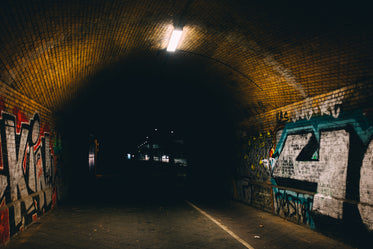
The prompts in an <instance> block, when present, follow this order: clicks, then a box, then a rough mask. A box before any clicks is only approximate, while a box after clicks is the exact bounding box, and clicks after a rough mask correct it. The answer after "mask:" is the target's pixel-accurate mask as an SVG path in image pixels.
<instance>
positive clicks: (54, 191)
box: [51, 189, 57, 209]
mask: <svg viewBox="0 0 373 249" xmlns="http://www.w3.org/2000/svg"><path fill="white" fill-rule="evenodd" d="M56 204H57V190H56V189H54V190H53V195H52V207H51V208H52V209H54V207H55V206H56Z"/></svg>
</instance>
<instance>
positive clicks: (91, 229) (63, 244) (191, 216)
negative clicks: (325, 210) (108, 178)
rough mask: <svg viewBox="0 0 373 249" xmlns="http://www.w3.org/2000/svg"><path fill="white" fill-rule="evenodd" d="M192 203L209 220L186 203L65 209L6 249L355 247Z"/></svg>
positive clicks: (242, 209) (276, 221) (279, 222)
mask: <svg viewBox="0 0 373 249" xmlns="http://www.w3.org/2000/svg"><path fill="white" fill-rule="evenodd" d="M191 203H192V204H193V206H194V205H195V206H196V207H197V208H198V209H200V210H203V212H205V214H207V215H208V216H210V217H206V215H205V214H202V213H201V212H200V210H199V211H198V210H197V209H195V208H194V207H192V206H191V205H189V204H188V203H187V202H185V201H184V200H175V201H166V200H158V201H155V200H153V199H149V200H148V201H146V200H142V201H129V202H121V203H114V202H104V201H103V202H99V201H97V202H95V203H87V202H84V203H78V202H75V203H71V204H68V205H62V206H59V207H57V208H56V209H55V210H54V211H52V212H50V213H47V214H45V215H44V216H42V217H41V218H40V219H39V220H38V221H37V222H36V223H34V224H33V225H31V226H30V227H29V228H28V229H26V230H25V231H24V232H22V233H20V234H19V235H17V236H15V237H14V238H13V239H12V240H11V241H10V242H9V243H8V244H7V245H5V246H4V247H5V248H7V249H15V248H17V249H26V248H27V249H33V248H35V249H36V248H37V249H42V248H56V249H67V248H74V249H80V248H90V249H95V248H105V249H110V248H130V249H132V248H170V249H171V248H177V249H181V248H214V249H219V248H235V249H240V248H242V249H245V248H250V247H251V249H252V248H255V249H262V248H271V249H280V248H286V249H289V248H304V249H313V248H315V249H316V248H317V249H322V248H325V249H326V248H338V249H351V248H352V247H349V246H347V245H344V244H342V243H340V242H338V241H335V240H333V239H330V238H328V237H325V236H323V235H321V234H319V233H316V232H314V231H311V230H309V229H307V228H305V227H302V226H299V225H296V224H293V223H291V222H288V221H286V220H284V219H281V218H279V217H277V216H273V215H272V214H269V213H266V212H262V211H260V210H257V209H254V208H251V207H249V206H247V205H245V204H242V203H238V202H233V201H227V202H223V203H222V202H220V203H216V202H215V203H211V202H210V203H202V202H193V201H192V202H191ZM211 218H212V219H214V220H215V221H216V222H218V223H219V224H221V226H219V225H217V224H216V223H214V222H213V221H212V220H211ZM222 227H223V228H226V230H223V229H222ZM234 235H236V236H237V237H236V238H235V237H234ZM237 238H239V239H242V241H244V242H246V243H247V244H248V245H249V246H250V247H247V245H245V244H244V243H242V241H241V242H240V241H239V239H237Z"/></svg>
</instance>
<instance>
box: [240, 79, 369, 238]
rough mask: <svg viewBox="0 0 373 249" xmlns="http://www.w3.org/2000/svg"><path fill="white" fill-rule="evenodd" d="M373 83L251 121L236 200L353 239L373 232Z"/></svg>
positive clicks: (243, 134)
mask: <svg viewBox="0 0 373 249" xmlns="http://www.w3.org/2000/svg"><path fill="white" fill-rule="evenodd" d="M372 97H373V84H372V83H371V82H363V83H359V84H355V85H352V86H349V87H344V88H342V89H339V90H336V91H333V92H330V93H327V94H324V95H319V96H314V97H310V98H307V99H305V100H304V101H301V102H298V103H295V104H292V105H289V106H285V107H283V108H280V109H275V110H271V111H269V112H266V113H263V114H261V115H258V116H256V117H253V118H251V119H250V120H247V121H246V122H244V123H243V124H242V125H243V126H242V127H243V129H242V132H241V134H240V139H241V140H240V141H241V148H242V150H241V153H240V155H239V157H240V158H241V160H240V162H241V163H240V166H239V167H237V169H236V176H235V180H234V188H233V189H234V193H233V194H234V198H236V199H237V200H240V201H242V202H245V203H247V204H249V205H252V206H255V207H258V208H261V209H263V210H266V211H269V212H273V213H274V214H276V215H279V216H281V217H284V218H286V219H288V220H291V221H294V222H296V223H298V224H303V225H305V226H308V227H310V228H311V229H314V230H317V231H321V232H323V233H326V234H328V235H331V236H335V237H338V238H343V239H344V240H346V242H351V243H353V244H356V243H357V244H359V243H365V242H367V241H366V240H368V239H369V238H372V237H373V236H372V234H373V233H372V230H373V140H372V138H373V108H372V105H371V103H372V101H371V99H372Z"/></svg>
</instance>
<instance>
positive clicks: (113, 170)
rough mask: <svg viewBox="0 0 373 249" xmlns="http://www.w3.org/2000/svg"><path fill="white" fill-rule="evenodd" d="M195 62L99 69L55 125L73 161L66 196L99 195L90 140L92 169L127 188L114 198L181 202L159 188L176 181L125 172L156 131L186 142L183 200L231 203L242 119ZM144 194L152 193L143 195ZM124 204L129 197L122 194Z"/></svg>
mask: <svg viewBox="0 0 373 249" xmlns="http://www.w3.org/2000/svg"><path fill="white" fill-rule="evenodd" d="M197 59H198V58H197ZM200 60H201V59H199V60H196V59H191V58H184V59H180V58H177V57H176V56H175V55H170V54H166V53H164V54H163V55H161V56H160V58H156V59H154V58H151V57H149V56H146V55H136V56H134V58H133V59H127V60H126V61H122V62H118V63H116V64H115V65H113V66H110V67H109V68H105V69H103V70H102V71H101V72H99V73H97V74H95V75H94V76H92V77H91V79H90V80H89V81H88V82H87V83H85V87H84V88H83V89H82V90H81V91H80V95H79V96H78V97H77V98H76V99H75V100H73V101H72V102H71V103H70V104H69V105H68V107H67V108H65V109H64V110H63V112H61V113H59V116H60V119H59V122H58V126H59V127H60V129H61V131H62V132H63V133H62V134H63V135H62V137H64V138H65V140H63V142H65V143H68V146H66V148H68V150H66V151H65V153H66V154H67V153H68V154H69V155H66V156H67V157H66V158H69V160H70V161H66V162H65V163H66V165H71V166H68V167H71V169H70V170H71V171H74V173H73V174H72V175H73V177H72V178H71V181H72V182H71V186H73V187H72V189H73V191H72V192H71V194H70V197H73V198H74V197H75V198H81V197H82V196H92V195H96V193H95V192H94V191H92V187H93V186H91V184H93V183H92V182H90V178H89V173H88V159H87V158H88V147H89V145H88V138H89V135H90V134H93V135H94V137H95V138H96V139H97V140H98V142H99V144H100V145H99V147H100V149H99V150H100V152H99V157H100V161H99V162H98V164H99V165H97V167H100V169H101V173H102V174H103V175H104V178H105V176H108V175H110V176H113V175H115V176H116V179H115V181H116V182H121V183H123V182H126V181H127V184H125V185H124V186H120V184H119V185H118V186H116V187H115V189H116V190H115V191H113V195H117V194H118V193H126V192H127V193H129V192H130V195H131V197H134V196H135V197H136V196H137V197H138V198H144V197H142V196H143V195H145V196H147V198H148V197H149V195H150V194H151V195H154V194H156V196H157V195H158V194H160V195H165V194H167V198H171V199H172V198H177V199H179V198H185V196H183V195H180V193H176V192H175V193H174V192H172V191H173V190H174V187H175V186H172V185H169V186H168V187H167V188H163V189H159V188H157V186H159V185H162V181H163V180H165V181H166V182H167V181H172V180H173V179H172V177H174V176H173V175H169V177H168V178H169V179H163V180H161V179H158V177H157V173H154V172H153V171H150V172H149V173H148V172H146V170H144V171H138V170H134V169H133V170H131V169H132V168H131V167H133V166H129V165H128V163H129V161H128V160H126V155H127V153H128V152H129V151H131V150H133V149H134V148H135V147H136V146H137V145H139V144H140V143H141V142H143V140H144V138H145V137H146V136H148V135H150V134H152V133H153V132H154V130H155V129H157V130H158V132H171V131H172V132H175V133H177V134H178V135H179V136H181V137H182V138H183V140H184V141H185V146H184V148H183V149H184V150H185V154H186V155H187V160H188V166H187V171H188V177H187V179H188V180H187V182H186V184H185V186H184V188H185V189H183V191H185V192H184V194H186V193H187V194H188V195H192V196H195V197H197V196H198V197H199V198H207V199H209V198H222V199H225V198H228V196H229V195H230V191H231V189H230V187H229V181H232V179H231V178H232V173H233V169H232V165H234V162H235V160H236V159H237V158H235V154H234V151H235V150H236V147H237V146H238V143H237V141H235V137H236V136H235V132H236V130H237V122H238V118H239V117H238V115H239V113H237V111H235V106H234V105H235V104H236V103H235V100H234V98H233V96H232V93H231V92H230V91H229V89H226V88H224V87H223V82H222V77H221V75H219V73H215V74H213V73H211V72H209V71H208V70H207V69H206V68H205V66H204V65H203V63H201V62H200ZM202 60H206V58H202ZM151 174H154V175H151ZM82 179H86V181H84V180H82ZM129 179H131V181H129ZM110 181H111V182H113V180H112V179H111V180H110ZM136 183H137V184H136ZM100 186H101V187H103V185H100ZM110 188H114V187H113V186H111V185H110ZM121 188H122V189H121ZM79 189H80V190H81V191H82V192H81V191H77V190H79ZM90 189H91V190H90ZM152 189H153V190H154V189H157V190H159V192H160V191H161V192H162V193H154V191H151V190H152ZM147 190H148V191H149V192H150V193H148V194H146V192H147ZM105 192H106V191H105ZM121 198H124V199H125V198H130V197H129V196H126V195H125V194H124V195H122V197H121ZM110 199H112V200H116V199H117V198H112V197H110Z"/></svg>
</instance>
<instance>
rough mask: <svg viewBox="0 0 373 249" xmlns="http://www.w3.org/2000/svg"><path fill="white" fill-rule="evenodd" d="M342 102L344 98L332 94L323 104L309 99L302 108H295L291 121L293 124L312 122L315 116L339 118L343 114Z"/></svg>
mask: <svg viewBox="0 0 373 249" xmlns="http://www.w3.org/2000/svg"><path fill="white" fill-rule="evenodd" d="M342 100H343V96H339V95H337V94H332V95H330V96H329V97H327V98H326V99H325V100H323V101H321V102H316V100H311V99H307V100H306V101H305V103H304V104H303V105H302V106H301V107H300V108H295V110H294V111H293V112H292V113H291V120H292V121H293V122H297V121H298V120H302V119H307V120H310V119H311V118H312V117H313V116H315V115H320V116H332V117H333V118H338V117H339V114H340V112H341V105H342ZM277 120H278V119H277Z"/></svg>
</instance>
